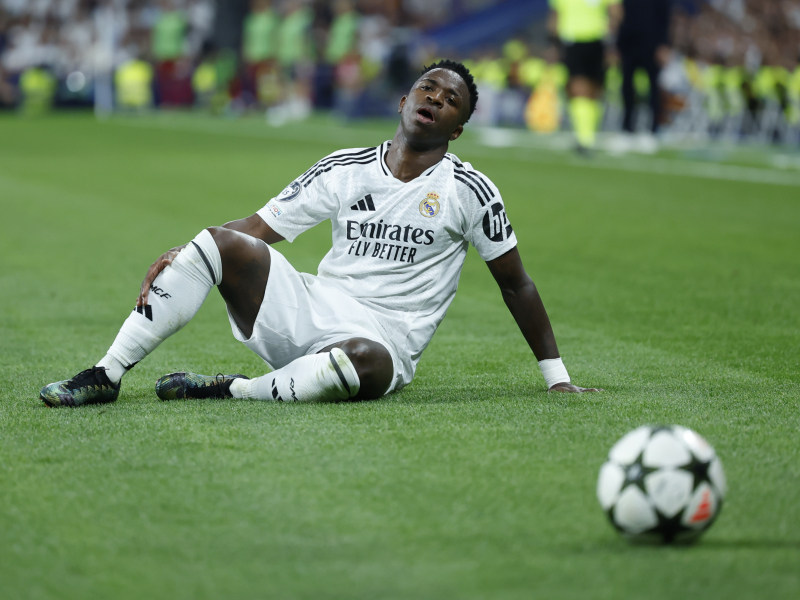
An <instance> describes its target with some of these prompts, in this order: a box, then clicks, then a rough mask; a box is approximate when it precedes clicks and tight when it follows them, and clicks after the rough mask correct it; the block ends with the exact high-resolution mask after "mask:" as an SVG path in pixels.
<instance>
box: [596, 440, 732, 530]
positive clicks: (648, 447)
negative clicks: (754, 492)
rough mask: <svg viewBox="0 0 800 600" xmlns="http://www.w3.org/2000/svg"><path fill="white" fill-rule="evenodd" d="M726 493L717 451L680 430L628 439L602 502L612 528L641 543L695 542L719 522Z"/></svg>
mask: <svg viewBox="0 0 800 600" xmlns="http://www.w3.org/2000/svg"><path fill="white" fill-rule="evenodd" d="M725 492H726V483H725V473H724V472H723V470H722V463H721V462H720V460H719V458H717V455H716V453H715V452H714V448H712V447H711V445H709V443H708V442H707V441H705V440H704V439H703V438H702V437H700V436H699V435H698V434H697V433H695V432H694V431H692V430H691V429H687V428H686V427H681V426H680V425H671V426H644V427H639V428H638V429H634V430H633V431H631V432H630V433H628V434H627V435H625V436H624V437H623V438H622V439H621V440H619V441H618V442H617V443H616V444H614V446H613V447H612V448H611V451H610V452H609V453H608V460H607V461H606V463H605V464H604V465H603V466H602V467H601V468H600V477H599V479H598V481H597V499H598V500H600V505H601V506H602V507H603V510H604V511H605V512H606V514H607V515H608V518H609V519H610V520H611V523H612V525H614V527H616V528H617V530H619V531H620V532H621V533H622V535H624V536H625V537H627V538H629V539H631V540H634V541H640V542H664V543H672V542H676V543H687V542H692V541H694V540H695V539H697V538H698V537H699V536H700V534H701V533H703V532H704V531H705V530H706V529H708V528H709V527H710V526H711V524H712V523H713V522H714V519H715V518H716V517H717V515H718V514H719V511H720V509H721V508H722V499H723V497H724V496H725Z"/></svg>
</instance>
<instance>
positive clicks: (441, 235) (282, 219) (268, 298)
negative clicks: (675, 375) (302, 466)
mask: <svg viewBox="0 0 800 600" xmlns="http://www.w3.org/2000/svg"><path fill="white" fill-rule="evenodd" d="M477 100H478V92H477V89H476V87H475V83H474V82H473V79H472V76H471V75H470V74H469V71H468V70H467V69H466V68H465V67H464V66H463V65H461V64H460V63H455V62H451V61H441V62H439V63H436V64H434V65H431V66H430V67H427V68H425V69H424V71H423V74H422V75H421V77H420V78H419V79H418V80H417V82H416V83H415V84H414V86H413V88H412V89H411V91H410V92H409V94H408V95H407V96H404V97H403V98H402V99H401V100H400V107H399V111H398V112H399V114H400V125H399V126H398V128H397V132H396V133H395V135H394V139H393V140H392V141H391V142H388V141H387V142H384V143H382V144H381V145H379V146H377V147H375V148H361V149H351V150H340V151H338V152H334V153H333V154H331V155H330V156H327V157H325V158H323V159H322V160H321V161H319V162H318V163H317V164H315V165H314V166H313V167H311V169H309V170H308V171H306V172H305V173H304V174H303V175H301V176H300V177H298V178H297V179H295V180H294V181H293V182H292V183H291V184H289V186H287V187H286V188H285V189H284V190H283V191H282V192H281V193H280V194H279V195H278V196H277V197H275V198H273V199H271V200H270V201H269V202H268V203H267V205H266V206H264V207H263V208H262V209H260V210H259V211H258V212H257V213H256V214H254V215H252V216H250V217H247V218H246V219H240V220H238V221H231V222H230V223H226V224H225V225H223V226H222V227H209V228H208V229H205V230H203V231H201V232H200V233H199V234H198V235H197V237H195V238H194V239H193V240H192V241H191V242H189V243H188V244H185V245H183V246H179V247H177V248H173V249H172V250H170V251H168V252H166V253H165V254H163V255H161V257H159V259H158V260H156V262H155V263H153V265H152V266H151V267H150V269H149V270H148V272H147V276H146V277H145V279H144V282H143V283H142V287H141V291H140V293H139V297H138V299H137V301H136V308H135V309H134V311H133V312H132V313H131V315H130V316H129V317H128V319H127V320H126V321H125V323H124V324H123V325H122V329H120V331H119V333H118V335H117V337H116V339H115V340H114V343H113V344H112V345H111V347H110V348H109V350H108V353H107V354H106V356H104V357H103V358H102V359H101V360H100V362H98V363H97V366H94V367H92V368H90V369H87V370H85V371H82V372H80V373H78V374H77V375H76V376H75V377H73V378H72V379H68V380H66V381H59V382H56V383H51V384H50V385H48V386H46V387H45V388H44V389H42V391H41V396H40V397H41V399H42V400H43V401H44V402H45V403H46V404H47V405H48V406H59V405H60V406H77V405H82V404H90V403H98V402H113V401H114V400H116V399H117V396H118V395H119V389H120V381H121V379H122V376H123V375H125V373H127V372H128V371H129V370H130V369H132V368H133V366H134V365H135V364H136V363H138V362H139V361H140V360H142V359H143V358H144V357H145V356H147V355H148V354H150V353H151V352H153V350H155V349H156V348H157V347H158V345H159V344H161V342H163V341H164V340H165V339H166V338H168V337H169V336H171V335H172V334H174V333H176V332H177V331H179V330H180V329H181V328H182V327H183V326H184V325H186V323H188V322H189V321H190V320H191V318H192V317H193V316H194V315H195V314H196V313H197V311H198V310H199V309H200V306H201V305H202V304H203V301H204V300H205V298H206V296H207V295H208V293H209V291H210V290H211V288H212V287H213V286H215V285H216V286H217V288H218V289H219V292H220V294H222V297H223V299H224V300H225V303H226V305H227V310H228V318H229V319H230V322H231V328H232V330H233V335H234V336H235V337H236V338H237V339H238V340H240V341H241V342H242V343H244V344H245V345H246V346H247V347H248V348H250V349H251V350H253V352H255V353H256V354H258V355H259V356H260V357H261V358H263V359H264V361H265V362H266V363H267V364H268V365H270V367H271V368H273V369H275V370H273V371H272V372H271V373H268V374H266V375H263V376H261V377H256V378H254V379H248V378H247V377H244V376H242V375H216V376H205V375H197V374H194V373H172V374H170V375H165V376H164V377H162V378H161V379H159V380H158V381H157V382H156V393H157V395H158V397H159V398H161V399H162V400H171V399H175V398H231V397H233V398H254V399H260V400H283V401H300V402H309V401H326V400H327V401H331V400H346V399H355V400H369V399H375V398H380V397H381V396H383V395H384V394H387V393H389V392H393V391H395V390H399V389H400V388H402V387H403V386H405V385H408V384H409V383H410V382H411V380H412V378H413V377H414V371H415V370H416V366H417V363H418V362H419V359H420V357H421V355H422V352H423V350H425V347H426V346H427V345H428V343H429V342H430V340H431V338H432V337H433V334H434V332H435V331H436V328H437V327H438V326H439V323H440V322H441V320H442V319H443V318H444V315H445V312H446V311H447V307H448V306H449V305H450V302H452V300H453V298H454V296H455V293H456V287H457V285H458V278H459V275H460V273H461V267H462V266H463V264H464V259H465V257H466V255H467V248H468V245H469V244H472V245H473V246H475V248H476V249H477V250H478V253H479V254H480V256H481V258H482V259H483V260H485V261H486V264H487V265H488V266H489V270H490V271H491V273H492V275H493V276H494V278H495V280H496V281H497V284H498V285H499V287H500V290H501V292H502V295H503V299H504V300H505V302H506V305H507V306H508V308H509V310H510V311H511V314H512V315H513V316H514V319H515V320H516V322H517V325H518V326H519V328H520V330H521V331H522V335H523V336H524V337H525V339H526V341H527V342H528V344H529V346H530V347H531V350H533V353H534V355H535V356H536V358H537V359H538V360H539V365H540V367H541V370H542V373H543V375H544V378H545V381H546V383H547V387H548V389H549V390H551V391H564V392H583V391H595V390H586V389H584V388H580V387H577V386H575V385H572V384H571V383H570V379H569V376H568V374H567V370H566V368H565V367H564V365H563V363H562V361H561V358H559V354H558V348H557V346H556V341H555V337H554V336H553V330H552V328H551V326H550V321H549V319H548V317H547V312H546V311H545V309H544V306H543V304H542V301H541V299H540V297H539V293H538V292H537V290H536V286H535V285H534V283H533V281H532V280H531V279H530V277H529V276H528V274H527V273H526V272H525V269H524V268H523V266H522V261H521V260H520V256H519V252H518V251H517V248H516V245H517V242H516V236H515V235H514V232H513V230H512V229H511V225H510V224H509V222H508V218H507V217H506V212H505V208H504V206H503V201H502V199H501V197H500V192H499V191H498V190H497V188H496V187H495V185H494V184H493V183H492V182H491V181H489V179H488V178H487V177H486V176H485V175H482V174H481V173H479V172H478V171H475V170H474V169H473V168H472V167H471V166H470V164H469V163H462V162H461V161H460V160H459V159H458V158H457V157H456V156H454V155H453V154H450V153H448V152H447V149H448V144H449V143H450V142H452V141H454V140H456V139H457V138H458V137H459V136H460V135H461V132H462V131H463V129H464V123H466V122H467V120H468V119H469V117H470V116H471V115H472V112H473V111H474V110H475V103H476V102H477ZM326 219H330V220H331V222H332V224H333V247H332V248H331V250H330V251H329V252H328V254H327V255H326V256H325V257H324V258H323V259H322V262H321V263H320V265H319V274H318V275H317V276H313V275H309V274H306V273H298V272H297V271H296V270H295V269H294V268H293V267H292V266H291V265H290V264H289V263H288V262H287V260H286V259H285V258H284V257H283V255H281V254H280V253H279V252H278V251H276V250H275V249H273V248H271V247H270V245H271V244H274V243H276V242H279V241H281V240H288V241H290V242H291V241H294V239H295V238H296V237H297V236H298V235H299V234H300V233H302V232H303V231H306V230H307V229H310V228H311V227H313V226H314V225H316V224H317V223H320V222H321V221H324V220H326Z"/></svg>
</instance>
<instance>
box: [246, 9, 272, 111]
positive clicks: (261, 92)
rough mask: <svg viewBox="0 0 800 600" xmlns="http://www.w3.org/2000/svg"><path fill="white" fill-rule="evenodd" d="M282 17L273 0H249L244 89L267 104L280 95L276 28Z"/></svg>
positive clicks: (260, 101)
mask: <svg viewBox="0 0 800 600" xmlns="http://www.w3.org/2000/svg"><path fill="white" fill-rule="evenodd" d="M280 25H281V19H280V16H279V15H278V13H277V11H276V10H275V8H274V7H273V2H272V0H252V1H251V3H250V13H249V14H248V15H247V16H246V17H245V20H244V28H243V31H242V58H243V59H244V65H245V73H246V74H245V88H246V89H247V91H248V92H250V93H251V94H253V95H254V96H255V98H257V99H258V102H259V103H261V104H263V105H269V104H271V103H272V102H274V101H275V99H276V98H277V97H278V96H279V95H280V82H279V77H278V66H277V60H276V58H277V54H278V30H279V28H280Z"/></svg>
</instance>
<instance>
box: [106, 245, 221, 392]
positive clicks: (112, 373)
mask: <svg viewBox="0 0 800 600" xmlns="http://www.w3.org/2000/svg"><path fill="white" fill-rule="evenodd" d="M220 281H222V258H221V257H220V255H219V249H218V248H217V244H216V243H215V242H214V238H213V237H212V235H211V234H210V233H209V232H208V230H206V229H204V230H203V231H201V232H200V233H199V234H198V235H197V237H196V238H194V240H192V241H191V242H190V243H189V245H187V246H186V247H185V248H184V249H183V250H181V251H180V253H179V254H178V256H176V257H175V260H173V261H172V264H171V265H170V266H168V267H167V268H166V269H164V270H163V271H161V273H159V274H158V277H156V278H155V280H154V281H153V284H152V285H151V286H150V296H149V297H148V300H147V305H146V306H141V307H139V308H136V309H134V311H133V313H131V315H130V316H129V317H128V318H127V319H126V320H125V322H124V323H123V324H122V328H121V329H120V330H119V333H118V334H117V337H116V339H115V340H114V343H113V344H111V347H110V348H109V349H108V354H107V355H106V356H105V357H104V358H103V359H102V360H101V361H100V362H98V363H97V365H98V366H104V367H107V371H106V375H108V376H109V379H111V381H113V382H114V383H117V382H118V381H119V378H122V376H123V375H124V374H125V373H127V372H128V371H129V370H130V369H132V368H133V366H134V365H135V364H136V363H138V362H139V361H140V360H142V359H143V358H144V357H145V356H147V355H148V354H150V353H151V352H152V351H153V350H155V349H156V348H157V347H158V345H159V344H160V343H161V342H163V341H164V340H165V339H167V338H168V337H169V336H171V335H172V334H173V333H176V332H178V331H179V330H180V329H181V328H182V327H183V326H184V325H186V324H187V323H188V322H189V321H190V320H191V319H192V317H194V315H195V314H197V311H198V310H199V309H200V307H201V306H202V305H203V302H204V301H205V299H206V296H208V292H210V291H211V287H212V286H213V285H217V284H218V283H219V282H220ZM115 361H116V363H118V364H116V363H115ZM120 367H121V369H120ZM115 377H118V378H117V379H114V378H115Z"/></svg>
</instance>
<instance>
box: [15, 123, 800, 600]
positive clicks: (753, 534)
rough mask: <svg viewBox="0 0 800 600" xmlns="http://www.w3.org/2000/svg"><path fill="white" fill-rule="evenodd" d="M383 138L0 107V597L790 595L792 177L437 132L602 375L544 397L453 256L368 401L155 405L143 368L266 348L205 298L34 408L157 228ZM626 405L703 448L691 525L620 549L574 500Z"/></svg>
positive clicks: (382, 128) (313, 258)
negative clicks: (707, 448)
mask: <svg viewBox="0 0 800 600" xmlns="http://www.w3.org/2000/svg"><path fill="white" fill-rule="evenodd" d="M392 132H393V125H391V124H378V123H371V124H367V125H359V126H348V127H346V128H337V127H336V126H334V125H332V124H331V123H329V122H327V121H325V120H316V121H313V122H311V123H307V124H302V125H297V126H287V127H284V128H281V129H269V128H268V127H267V126H266V125H265V124H264V123H263V122H262V121H261V120H256V119H252V120H248V119H245V120H239V121H225V120H212V119H207V118H203V117H189V116H183V117H181V116H177V115H175V116H166V117H163V116H162V117H142V118H139V119H135V118H114V119H111V120H110V121H107V122H97V121H95V120H94V119H93V118H92V117H90V116H87V115H73V116H58V117H47V118H43V119H41V120H30V121H25V120H22V119H18V118H16V117H15V116H13V115H6V116H3V117H2V118H0V140H2V142H0V206H2V220H0V282H2V283H1V284H0V307H2V310H0V356H1V357H2V363H0V364H2V369H0V378H1V379H2V385H1V386H0V596H2V598H4V599H8V600H11V599H17V598H26V599H27V598H31V599H34V598H82V599H90V598H98V599H107V598H169V599H175V598H186V599H190V598H191V599H195V598H281V599H292V598H307V599H319V598H341V599H356V598H359V599H360V598H364V599H377V598H408V599H436V600H438V599H451V598H465V599H479V598H497V599H512V598H515V599H516V598H520V599H522V598H574V599H578V598H581V599H583V598H599V599H605V598H607V599H616V598H643V599H644V598H647V599H661V598H726V599H730V598H765V597H769V598H776V599H782V598H798V597H800V310H798V308H799V307H800V260H799V259H798V257H800V174H792V173H790V172H786V171H777V170H775V171H772V172H771V173H774V177H775V182H777V183H776V184H771V183H769V180H770V178H771V177H772V175H771V174H770V171H768V170H767V169H754V168H753V167H752V166H750V167H748V166H746V165H740V166H735V165H722V166H719V165H708V168H706V167H704V166H703V165H699V166H698V165H697V164H696V163H690V162H689V161H687V160H686V159H682V158H681V157H680V156H670V155H662V156H661V157H658V158H652V159H651V158H643V157H639V158H636V159H633V158H630V159H626V160H620V161H617V162H612V161H611V160H610V159H608V158H604V157H596V158H595V159H594V160H593V161H588V162H585V161H580V160H578V159H577V158H574V157H572V156H569V155H566V154H558V153H548V152H546V151H544V150H536V149H531V148H529V149H524V148H523V149H520V148H517V149H512V148H506V149H502V148H496V149H495V148H487V147H485V146H482V145H480V144H479V143H477V134H474V133H473V134H471V136H472V137H471V136H470V135H465V139H463V140H459V141H458V142H456V143H455V144H454V145H453V146H452V147H451V150H452V151H453V152H455V153H456V154H458V155H459V156H460V158H461V159H462V160H468V161H471V162H472V163H473V165H474V166H475V167H476V168H478V169H479V170H481V171H483V172H484V173H486V174H487V175H488V176H490V177H491V178H492V179H493V180H494V181H495V182H496V183H497V184H498V186H499V187H500V190H501V192H502V193H503V195H504V198H505V200H506V204H507V207H508V212H509V217H510V219H511V222H512V223H513V225H514V227H515V230H516V232H517V235H518V238H519V240H520V252H521V254H522V257H523V261H524V262H525V264H526V267H527V269H528V271H529V273H530V274H531V276H532V277H533V279H534V281H535V282H536V283H537V285H538V287H539V289H540V291H541V294H542V297H543V299H544V301H545V305H546V307H547V308H548V311H549V314H550V317H551V320H552V321H553V324H554V328H555V332H556V336H557V339H558V342H559V346H560V349H561V353H562V356H563V357H564V359H565V362H566V365H567V367H568V368H569V371H570V374H571V375H572V378H573V381H574V382H576V383H578V384H580V385H585V386H598V387H603V388H605V390H606V391H605V392H604V393H602V394H597V395H581V396H572V395H554V394H547V393H545V391H544V382H543V379H542V377H541V375H540V374H539V371H538V367H537V365H536V362H535V360H534V359H533V356H532V355H531V353H530V351H529V350H528V349H527V347H526V345H525V343H524V341H523V339H522V336H521V335H520V333H519V331H518V330H517V329H516V326H515V325H514V323H513V320H512V319H511V316H510V314H509V313H508V311H507V310H506V308H505V307H504V305H503V303H502V299H501V297H500V294H499V292H498V290H497V287H496V285H495V284H494V282H493V280H492V279H491V276H490V274H489V272H488V269H487V268H486V267H485V265H484V264H483V263H482V262H481V261H480V259H479V258H478V256H477V254H476V253H475V252H474V251H473V250H471V251H470V255H469V257H468V259H467V263H466V266H465V268H464V271H463V275H462V278H461V284H460V288H459V292H458V295H457V297H456V300H455V302H454V303H453V305H452V307H451V309H450V311H449V314H448V315H447V317H446V318H445V320H444V322H443V324H442V326H441V328H440V330H439V332H438V333H437V334H436V336H435V337H434V340H433V342H432V344H431V345H430V347H429V348H428V350H427V351H426V353H425V356H424V357H423V359H422V362H421V363H420V367H419V370H418V372H417V377H416V379H415V381H414V382H413V384H412V385H411V386H409V387H408V388H406V389H405V390H403V391H402V392H400V393H398V394H395V395H392V396H389V397H386V398H384V399H382V400H380V401H376V402H370V403H352V404H348V403H339V404H327V405H291V404H272V403H259V402H251V401H198V402H171V403H162V402H159V401H158V400H157V398H156V396H155V394H154V391H153V384H154V382H155V380H156V379H157V377H159V376H160V375H162V374H164V373H167V372H171V371H174V370H182V369H187V370H194V371H198V372H202V373H217V372H237V371H238V372H243V373H246V374H249V375H252V376H255V375H259V374H262V373H263V372H264V366H263V363H261V361H260V359H258V358H257V357H256V356H255V355H253V354H251V353H250V352H249V351H248V350H247V349H246V348H244V347H243V346H241V345H239V344H238V343H237V342H236V341H235V340H234V339H233V337H232V335H231V333H230V328H229V325H228V321H227V318H226V316H225V312H224V305H223V303H222V301H221V300H220V298H219V297H218V295H217V294H216V292H212V295H211V296H209V300H208V302H207V304H206V306H204V307H203V310H202V311H201V312H200V314H199V315H198V316H197V318H196V319H195V321H193V322H192V323H190V324H189V325H188V326H187V327H186V328H185V329H184V330H183V331H182V332H180V333H179V334H178V335H177V336H175V337H174V338H172V339H170V340H168V341H167V342H166V343H164V344H163V345H162V346H161V347H160V348H159V349H158V350H157V351H156V352H155V353H154V354H153V355H152V356H151V357H149V358H148V359H147V360H146V361H144V362H143V363H142V364H141V365H139V366H138V367H136V369H135V370H134V371H133V372H132V373H131V374H130V375H129V376H128V377H126V379H125V380H124V382H123V387H122V393H121V396H120V399H119V400H118V401H117V402H116V403H115V404H111V405H104V406H90V407H85V408H80V409H48V408H46V407H45V406H44V405H43V404H42V403H41V402H39V400H38V392H39V389H40V388H41V387H42V386H43V385H45V384H47V383H49V382H51V381H56V380H59V379H64V378H66V377H69V376H71V375H73V374H74V373H76V372H77V371H79V370H81V369H84V368H86V367H88V366H90V365H92V364H94V362H95V361H97V360H98V359H99V358H100V357H101V356H102V355H103V354H104V353H105V350H106V349H107V347H108V346H109V344H110V343H111V341H112V340H113V338H114V335H115V334H116V331H117V329H118V327H119V325H120V324H121V323H122V321H123V320H124V319H125V318H126V316H127V315H128V313H129V312H130V310H131V308H132V307H133V304H134V300H135V297H136V293H137V290H138V286H139V284H140V282H141V279H142V277H143V276H144V273H145V271H146V268H147V266H148V265H149V264H150V263H151V262H152V261H153V260H154V259H155V258H156V257H157V256H158V255H159V254H160V253H161V252H163V251H164V250H166V249H168V248H171V247H173V246H176V245H178V244H181V243H184V242H186V241H187V240H189V239H191V238H192V237H193V236H194V235H196V234H197V232H198V231H200V230H201V229H202V228H204V227H207V226H210V225H217V224H221V223H223V222H225V221H228V220H232V219H235V218H240V217H244V216H247V215H250V214H252V213H253V212H254V211H255V210H256V209H258V208H260V207H261V206H263V205H264V204H265V202H266V201H267V200H268V199H269V198H270V196H272V195H274V194H276V193H277V192H279V191H280V190H281V189H282V188H283V187H284V185H286V184H287V183H288V182H289V181H290V180H291V179H292V178H293V177H294V176H295V175H297V174H299V173H302V172H303V171H304V170H305V169H306V168H308V167H309V166H310V165H311V164H312V163H313V162H315V161H316V160H318V159H319V158H321V157H322V156H324V155H325V154H327V153H329V152H331V151H333V150H335V149H338V148H341V147H350V146H367V145H375V144H377V143H380V142H381V141H383V140H384V139H387V138H389V137H391V134H392ZM762 180H766V181H767V182H766V183H765V182H763V181H762ZM329 244H330V227H329V226H325V225H321V226H320V227H318V228H317V229H315V230H312V231H310V232H308V233H306V234H304V235H303V236H301V237H300V239H299V240H298V241H297V242H295V243H294V244H292V245H289V244H286V243H281V244H280V250H281V251H282V252H284V253H285V254H286V255H287V256H288V258H289V259H290V260H291V261H292V262H293V264H294V265H295V266H296V267H297V268H299V269H300V270H306V271H310V272H316V265H317V263H318V261H319V259H320V258H321V257H322V256H323V254H324V253H325V251H326V250H327V248H328V247H329ZM645 423H678V424H683V425H686V426H688V427H692V428H694V429H696V430H697V431H698V432H700V433H701V434H703V435H704V436H705V437H706V438H707V439H708V440H709V441H710V442H711V443H712V444H713V445H714V446H715V448H716V450H717V452H718V454H719V455H720V456H721V458H722V460H723V464H724V466H725V469H726V473H727V476H728V480H729V487H730V489H729V494H728V498H727V502H726V504H725V506H724V508H723V510H722V513H721V515H720V518H719V519H718V521H717V522H716V524H715V525H714V526H713V527H712V528H711V530H710V531H709V532H708V533H707V534H706V535H705V537H704V538H703V539H702V540H701V541H700V543H698V544H696V545H695V546H693V547H689V548H661V547H655V548H654V547H636V546H631V545H629V544H628V543H626V542H625V541H624V540H623V539H621V538H620V537H619V536H618V535H617V534H616V533H615V532H614V531H613V530H612V528H611V527H610V525H609V524H608V522H607V521H606V518H605V516H604V515H603V514H602V512H601V510H600V508H599V505H598V503H597V500H596V499H595V482H596V477H597V472H598V469H599V467H600V465H601V463H602V462H603V460H604V458H605V455H606V453H607V451H608V449H609V448H610V447H611V445H612V444H613V443H614V442H615V441H616V440H617V439H618V438H619V437H620V436H622V435H623V434H624V433H625V432H627V431H628V430H630V429H632V428H634V427H636V426H638V425H641V424H645Z"/></svg>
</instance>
